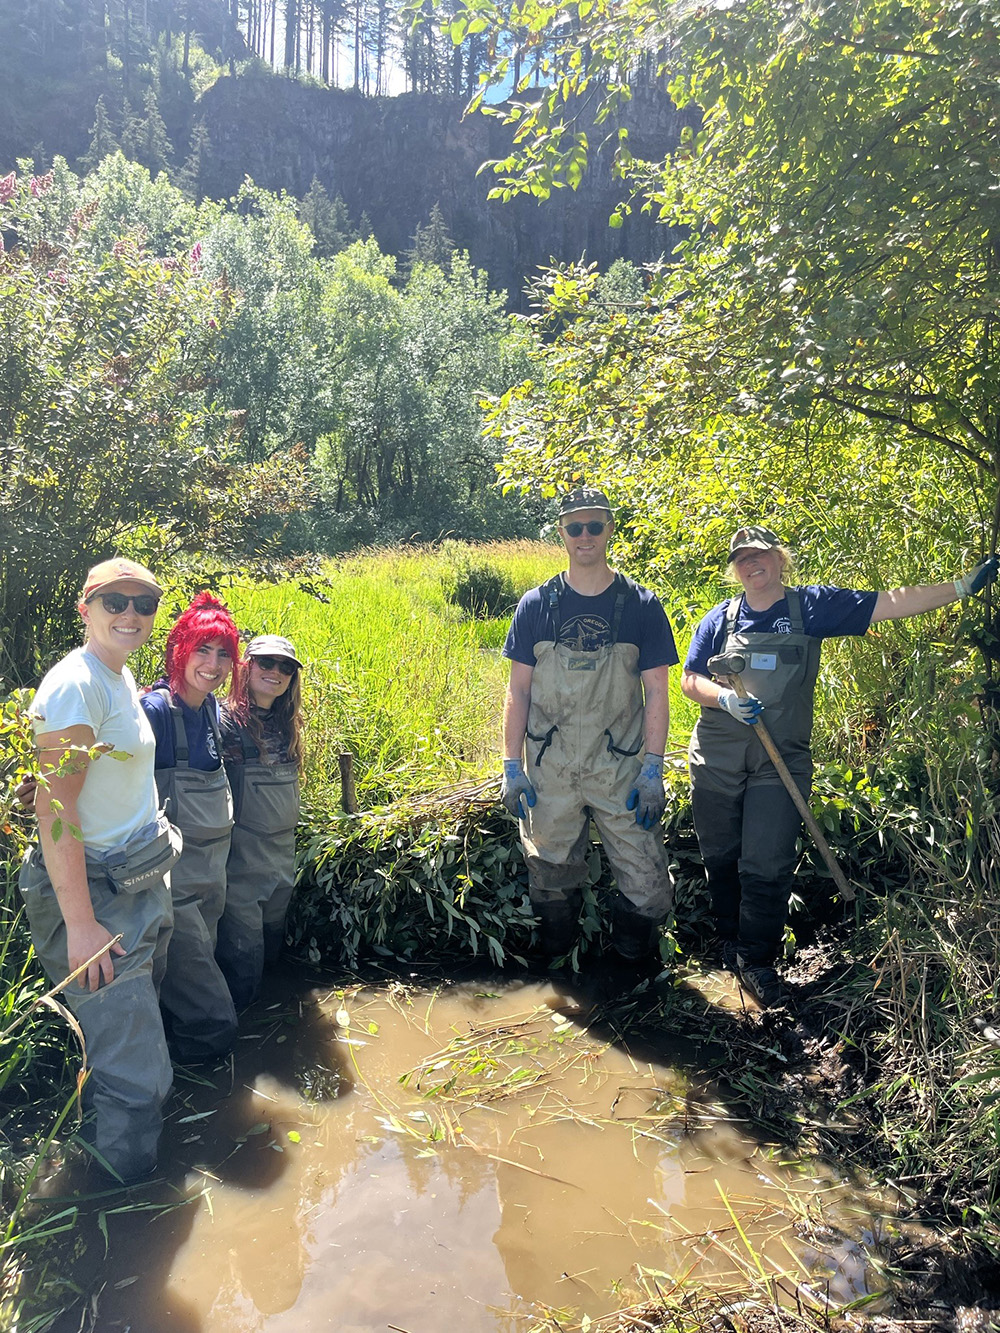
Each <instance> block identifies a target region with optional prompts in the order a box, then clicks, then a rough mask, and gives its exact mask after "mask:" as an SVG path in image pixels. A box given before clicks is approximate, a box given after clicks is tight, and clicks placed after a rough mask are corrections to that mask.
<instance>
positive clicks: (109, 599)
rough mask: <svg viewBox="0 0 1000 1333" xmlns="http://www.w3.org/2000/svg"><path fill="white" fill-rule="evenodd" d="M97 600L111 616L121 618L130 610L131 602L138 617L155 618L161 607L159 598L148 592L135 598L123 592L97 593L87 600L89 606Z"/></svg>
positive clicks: (141, 593)
mask: <svg viewBox="0 0 1000 1333" xmlns="http://www.w3.org/2000/svg"><path fill="white" fill-rule="evenodd" d="M96 600H99V601H100V603H101V605H102V606H103V607H104V609H105V611H107V613H108V615H109V616H120V615H121V614H122V612H123V611H127V610H128V606H129V602H131V603H132V605H133V606H134V607H135V613H136V615H137V616H155V615H156V608H157V607H158V606H159V605H160V599H159V597H153V596H152V595H151V594H150V593H148V592H140V593H139V594H138V595H137V596H135V597H129V596H128V595H127V594H126V593H123V592H95V593H94V594H93V595H92V596H91V597H88V598H87V605H88V606H89V605H90V603H91V602H93V601H96Z"/></svg>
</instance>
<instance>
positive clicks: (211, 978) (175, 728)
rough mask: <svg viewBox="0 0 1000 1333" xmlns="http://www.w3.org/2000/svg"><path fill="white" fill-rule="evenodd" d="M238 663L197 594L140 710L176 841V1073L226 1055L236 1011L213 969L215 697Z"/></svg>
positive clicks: (220, 823) (222, 784)
mask: <svg viewBox="0 0 1000 1333" xmlns="http://www.w3.org/2000/svg"><path fill="white" fill-rule="evenodd" d="M238 659H239V631H238V630H237V628H236V625H235V624H234V622H233V618H232V616H231V615H230V614H229V612H228V611H227V610H226V608H225V607H224V606H223V604H222V603H221V602H220V601H218V600H217V599H216V598H215V597H213V596H212V594H211V593H208V592H202V593H199V594H198V596H197V597H196V598H195V599H194V601H193V602H192V603H191V605H190V606H189V607H188V608H187V610H186V611H184V612H183V614H182V615H181V616H179V617H178V619H177V621H176V623H175V624H174V626H173V628H172V629H171V631H170V633H169V634H168V635H167V653H166V668H167V673H166V679H165V680H164V681H161V682H158V683H157V684H156V685H154V686H153V687H152V689H150V690H149V691H148V692H147V693H146V694H144V695H143V696H142V701H141V702H142V707H143V709H144V711H145V713H146V716H147V717H148V719H149V722H150V725H151V727H152V729H153V734H154V736H155V738H156V761H155V773H156V787H157V791H158V793H159V798H160V803H161V805H162V806H163V807H164V810H165V812H166V814H167V817H168V818H169V819H170V821H171V823H173V824H174V825H175V826H176V827H177V828H179V829H180V830H181V832H182V833H183V835H184V850H183V851H182V852H181V856H180V859H179V861H178V862H177V864H176V865H175V866H174V868H173V871H172V873H171V893H172V897H173V903H174V933H173V936H172V937H171V941H170V948H169V951H168V953H167V971H166V976H165V977H164V979H163V984H162V986H161V988H160V1006H161V1009H162V1011H163V1020H164V1027H165V1028H166V1032H167V1038H168V1041H169V1043H170V1048H171V1052H172V1054H173V1055H174V1057H175V1059H177V1060H178V1061H180V1062H181V1063H184V1064H188V1063H191V1062H193V1061H197V1060H210V1059H214V1058H216V1057H218V1056H221V1055H225V1054H226V1053H227V1052H228V1051H229V1050H230V1049H231V1048H232V1044H233V1042H234V1041H235V1039H236V1026H237V1024H236V1010H235V1008H234V1006H233V1000H232V997H231V995H230V993H229V988H228V987H227V985H226V980H225V977H224V976H223V974H222V972H221V970H220V968H219V965H218V963H217V962H216V961H215V941H216V934H217V931H218V925H219V918H220V916H221V915H222V911H223V908H224V907H225V903H226V860H227V858H228V856H229V840H230V830H231V829H232V826H233V800H232V796H231V794H230V790H229V783H228V781H227V778H226V771H225V769H224V768H223V766H222V741H221V738H220V734H219V705H218V701H217V700H216V698H215V694H214V691H215V690H218V689H221V688H222V687H223V686H224V685H225V684H226V683H227V681H229V680H230V679H231V677H232V671H233V664H234V663H235V662H236V661H237V660H238Z"/></svg>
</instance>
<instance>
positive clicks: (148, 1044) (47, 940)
mask: <svg viewBox="0 0 1000 1333" xmlns="http://www.w3.org/2000/svg"><path fill="white" fill-rule="evenodd" d="M161 595H162V589H161V588H160V585H159V584H158V583H157V581H156V579H155V578H154V577H153V575H152V574H151V573H150V572H149V570H148V569H145V568H144V567H143V566H142V565H138V564H136V563H135V562H134V561H132V560H123V559H115V560H105V561H103V562H102V563H101V564H99V565H95V566H94V568H93V569H91V570H90V572H89V573H88V575H87V578H86V581H85V583H84V585H83V591H82V593H81V595H80V601H79V611H80V616H81V618H82V620H83V622H84V626H85V642H84V645H83V647H82V648H76V649H74V650H73V652H71V653H69V654H68V655H67V656H66V657H64V658H63V659H62V660H61V661H60V662H57V663H56V665H55V666H54V667H53V668H52V669H51V671H49V672H48V673H47V675H46V676H45V677H44V679H43V680H42V683H41V685H39V687H38V691H37V693H36V694H35V698H34V702H33V704H32V706H31V717H32V722H33V726H34V730H35V738H36V743H37V746H38V751H39V766H40V772H41V780H40V782H39V785H38V788H37V791H36V793H35V812H36V814H37V816H38V835H39V840H38V845H36V846H34V847H32V848H31V850H30V851H29V852H28V854H27V856H26V857H25V861H24V865H23V867H22V870H21V877H20V887H21V892H22V894H23V896H24V902H25V908H26V911H27V916H28V922H29V925H30V927H31V937H32V942H33V944H34V947H35V953H36V955H37V956H38V958H39V961H40V962H41V964H42V966H43V967H44V969H45V971H46V973H47V974H48V976H49V978H50V979H51V980H52V982H53V983H56V982H60V981H62V980H64V979H65V978H66V977H67V976H68V975H69V974H70V973H71V972H73V971H75V970H76V969H77V968H81V967H83V965H84V964H87V966H86V968H85V970H84V971H82V972H81V973H80V976H79V977H78V978H77V979H76V980H75V981H73V982H71V983H70V984H69V985H68V986H67V987H66V988H65V991H64V998H65V1001H66V1003H67V1004H68V1005H69V1007H70V1009H72V1011H73V1012H74V1013H75V1015H76V1017H77V1019H78V1021H79V1023H80V1026H81V1028H82V1030H83V1034H84V1037H85V1039H86V1043H87V1061H88V1064H89V1065H90V1078H89V1079H88V1080H87V1082H86V1084H85V1086H84V1092H83V1096H84V1102H85V1105H87V1107H88V1109H89V1110H90V1111H92V1112H93V1120H92V1122H91V1123H87V1124H85V1126H84V1130H83V1134H82V1136H81V1137H83V1138H84V1140H85V1142H87V1143H89V1145H90V1146H91V1148H92V1150H93V1153H94V1156H95V1158H96V1159H97V1161H98V1162H99V1163H100V1164H101V1165H103V1166H106V1167H108V1168H110V1170H111V1171H112V1172H113V1173H114V1175H116V1176H117V1177H118V1178H120V1179H121V1180H123V1181H130V1180H135V1179H137V1178H139V1177H140V1176H143V1175H145V1174H146V1173H147V1172H149V1171H150V1170H152V1168H153V1167H154V1166H155V1164H156V1151H157V1145H158V1143H159V1138H160V1130H161V1127H162V1119H163V1117H162V1108H163V1103H164V1101H165V1099H166V1097H167V1094H168V1093H169V1091H170V1086H171V1081H172V1075H171V1068H170V1057H169V1055H168V1053H167V1043H166V1039H165V1037H164V1032H163V1023H162V1021H161V1018H160V1010H159V1005H158V1001H157V992H158V990H159V985H160V981H161V979H162V977H163V971H164V967H165V965H166V957H167V945H168V943H169V940H170V931H171V925H172V920H173V917H172V911H171V902H170V889H169V886H168V883H167V878H166V877H167V872H168V871H169V869H170V867H171V865H172V864H173V862H174V861H175V860H176V857H177V849H178V843H179V839H178V838H177V836H176V834H175V832H174V831H173V830H172V829H171V828H170V825H169V824H168V823H167V821H166V820H165V819H164V818H162V817H161V816H159V815H158V814H157V802H156V787H155V783H154V780H153V755H154V740H153V733H152V731H151V730H150V726H149V722H148V721H147V719H146V716H145V714H144V713H143V710H142V708H141V706H140V703H139V694H138V691H137V689H136V684H135V680H134V679H133V677H132V674H131V672H130V671H129V669H128V667H127V666H126V665H125V662H126V659H127V657H128V656H129V654H130V653H132V652H134V651H135V650H136V649H137V648H140V647H141V646H142V645H143V644H144V643H145V642H146V641H147V640H148V638H149V636H150V634H151V633H152V630H153V621H154V618H155V616H156V609H157V606H158V604H159V601H160V597H161ZM116 939H117V940H118V941H119V942H117V943H115V942H113V941H115V940H116ZM109 944H110V948H109V947H108V945H109ZM102 951H103V952H102ZM98 954H99V955H100V956H99V957H95V955H98ZM88 960H91V961H89V962H88Z"/></svg>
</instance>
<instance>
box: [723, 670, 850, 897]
mask: <svg viewBox="0 0 1000 1333" xmlns="http://www.w3.org/2000/svg"><path fill="white" fill-rule="evenodd" d="M746 664H747V662H746V658H745V657H744V656H743V654H742V653H719V654H717V655H716V656H715V657H710V658H709V659H708V669H709V671H711V673H712V675H713V676H716V677H718V678H719V679H722V680H726V681H727V682H728V684H729V687H730V689H733V690H735V691H736V693H737V694H738V695H739V697H740V698H741V699H746V698H749V695H748V694H747V691H746V688H745V686H744V684H743V680H742V673H743V671H744V670H745V668H746ZM753 730H754V731H755V732H756V733H757V735H758V736H759V737H760V743H761V745H763V747H764V749H765V750H766V751H767V755H768V758H769V759H770V761H771V763H772V764H773V765H774V767H775V768H776V769H777V771H778V777H779V778H781V780H782V782H783V783H784V784H785V789H786V791H787V792H788V794H789V796H790V797H791V798H792V800H793V801H794V802H795V808H796V810H798V812H799V814H800V815H801V816H802V822H803V823H804V824H805V826H806V828H807V829H808V830H809V832H810V833H811V834H812V837H813V842H815V844H816V846H817V847H818V848H819V850H820V853H821V854H822V857H823V860H824V861H825V862H826V865H827V869H828V870H829V871H830V874H831V875H832V876H833V882H834V884H836V886H837V888H838V889H839V890H840V893H841V896H842V897H843V899H844V901H845V902H848V903H850V902H853V901H854V890H853V889H852V888H851V886H850V884H848V882H847V880H846V879H845V878H844V872H843V871H842V870H841V868H840V866H839V865H838V864H837V862H836V860H835V859H834V855H833V852H832V851H831V850H830V844H829V843H828V842H827V840H826V838H824V837H823V834H822V833H821V832H820V827H819V825H818V824H817V823H816V820H815V819H814V818H813V812H812V811H811V810H810V809H809V802H808V801H807V800H806V798H805V797H804V796H803V795H802V793H801V792H800V791H799V789H798V787H797V786H796V783H795V779H794V778H793V777H792V775H791V773H789V771H788V765H787V764H786V763H785V761H784V759H782V757H781V753H780V751H779V750H778V747H777V746H776V745H775V743H774V741H773V739H772V738H771V733H770V732H769V731H768V729H767V727H765V726H764V723H763V722H761V720H760V719H759V718H758V719H757V721H756V722H755V723H754V724H753Z"/></svg>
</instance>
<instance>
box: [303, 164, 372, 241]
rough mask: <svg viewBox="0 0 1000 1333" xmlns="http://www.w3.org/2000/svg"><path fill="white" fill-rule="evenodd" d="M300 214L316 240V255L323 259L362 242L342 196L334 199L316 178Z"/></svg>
mask: <svg viewBox="0 0 1000 1333" xmlns="http://www.w3.org/2000/svg"><path fill="white" fill-rule="evenodd" d="M298 211H299V217H300V219H301V220H302V221H303V222H304V223H305V224H306V226H308V227H309V229H310V230H311V232H312V234H313V236H314V237H315V240H316V253H317V255H319V256H320V257H321V258H324V259H328V258H329V257H330V256H331V255H335V254H339V253H340V251H341V250H346V249H347V247H348V246H349V245H350V244H351V243H352V242H353V241H356V240H357V239H358V233H357V231H356V230H355V228H354V227H353V226H352V225H351V218H350V215H349V213H348V212H347V205H346V204H345V203H344V201H343V199H341V197H340V195H339V194H338V195H335V196H334V197H333V199H331V198H330V196H329V195H328V194H327V192H326V189H325V188H324V186H323V183H322V181H320V180H318V179H317V178H316V177H315V176H314V177H313V182H312V185H310V187H309V193H308V194H307V195H306V196H305V197H304V198H303V200H302V201H301V203H300V204H299V210H298Z"/></svg>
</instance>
